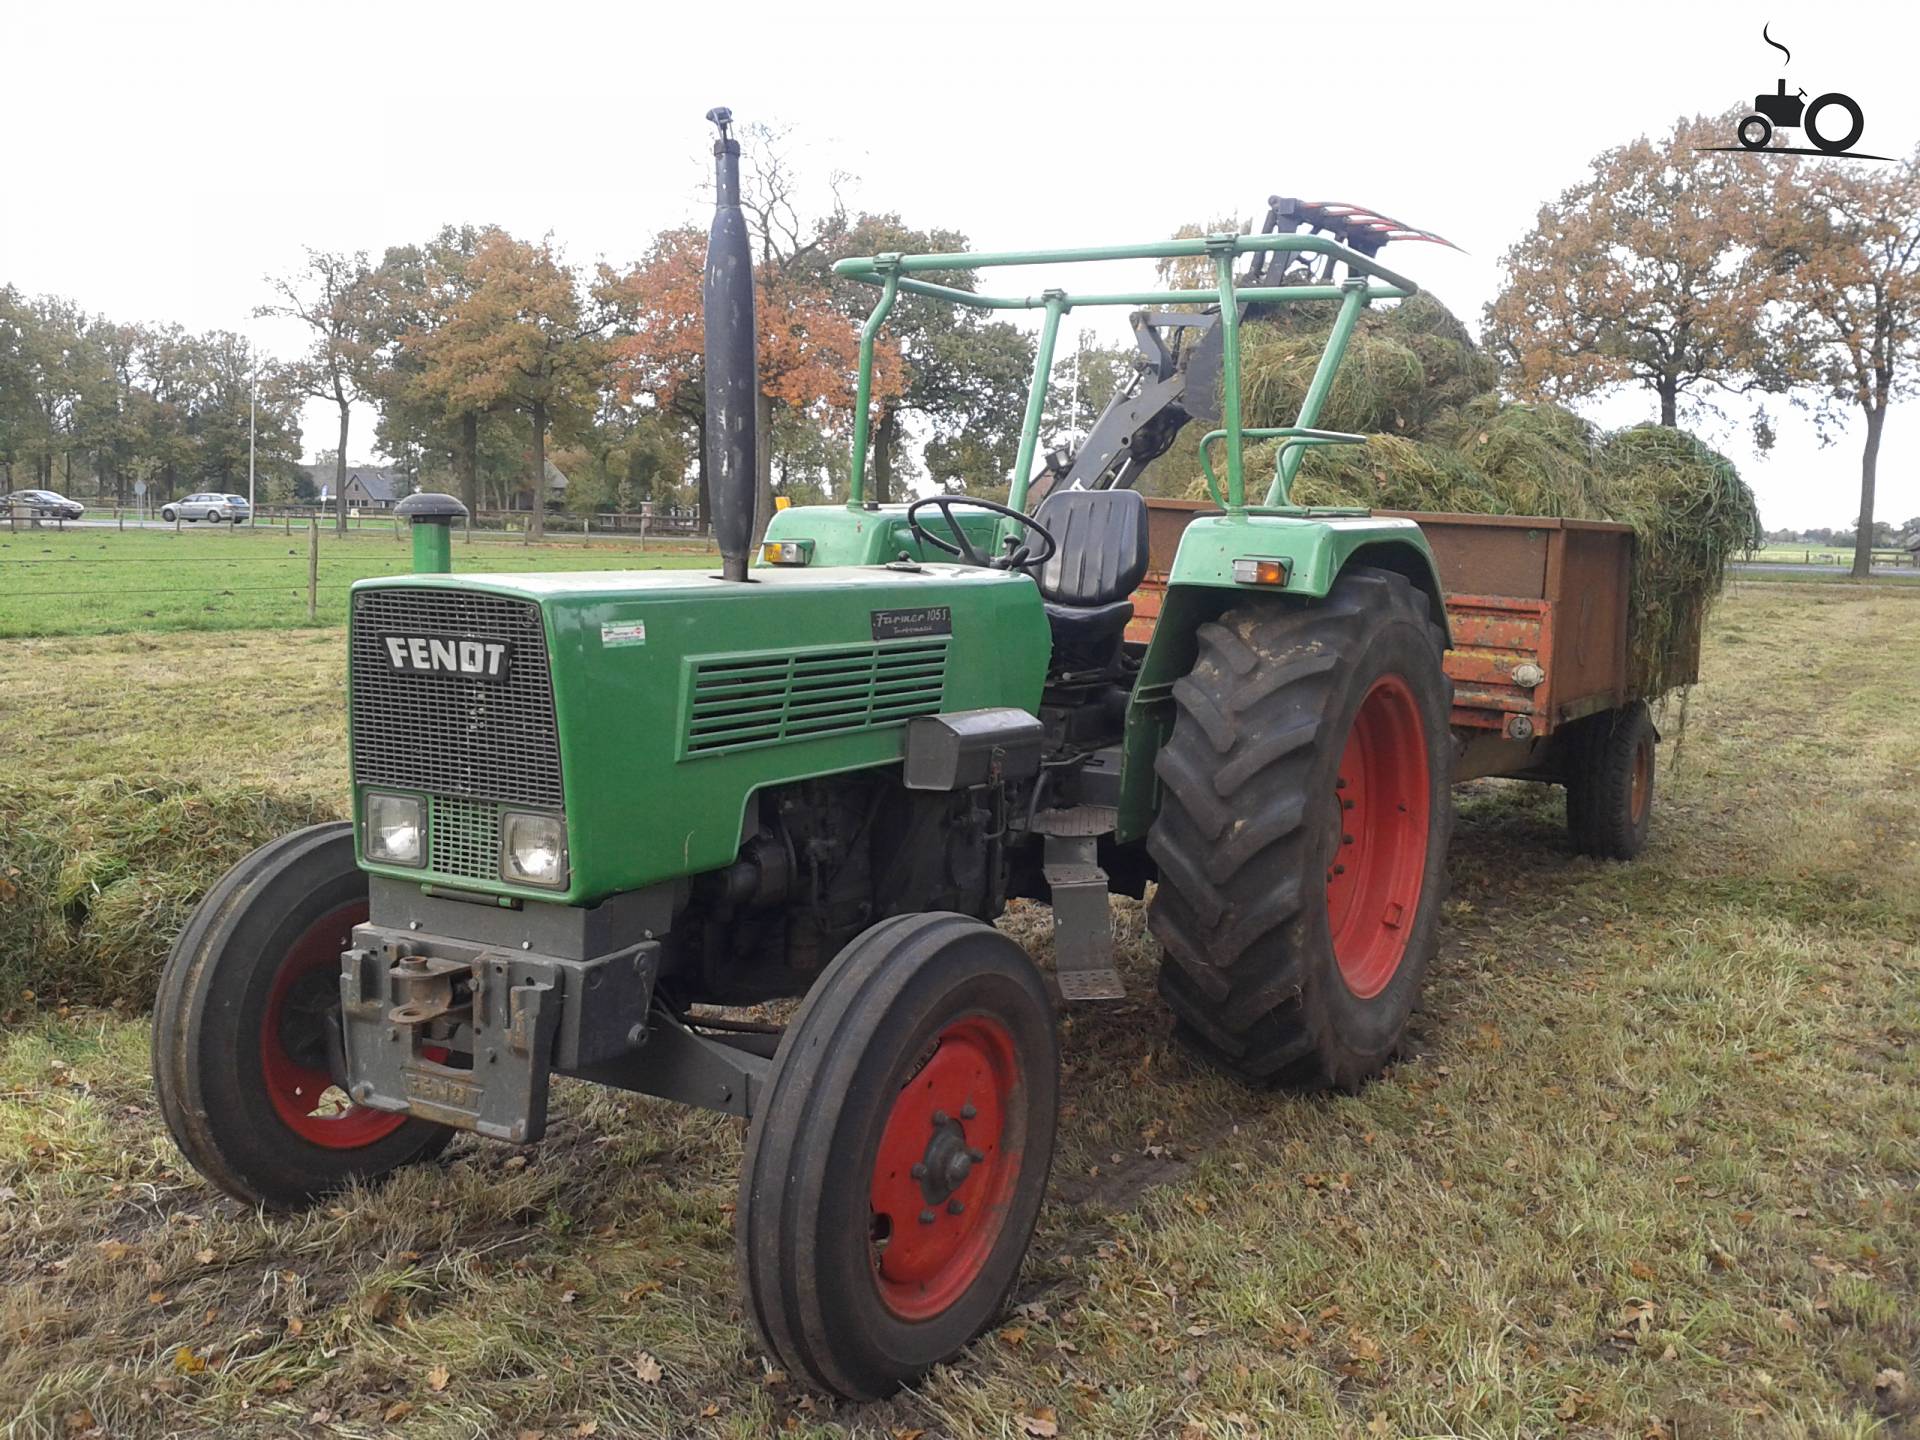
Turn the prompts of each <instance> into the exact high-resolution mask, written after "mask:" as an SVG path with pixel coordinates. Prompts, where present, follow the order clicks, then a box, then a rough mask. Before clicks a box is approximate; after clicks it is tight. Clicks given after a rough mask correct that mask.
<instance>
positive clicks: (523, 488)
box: [512, 460, 568, 510]
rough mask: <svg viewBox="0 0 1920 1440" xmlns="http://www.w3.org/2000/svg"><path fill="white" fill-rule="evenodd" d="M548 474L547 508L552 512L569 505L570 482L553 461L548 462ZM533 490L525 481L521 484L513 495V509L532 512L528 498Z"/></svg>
mask: <svg viewBox="0 0 1920 1440" xmlns="http://www.w3.org/2000/svg"><path fill="white" fill-rule="evenodd" d="M546 474H547V508H548V509H549V510H552V509H555V508H557V507H559V506H562V505H565V504H566V503H567V485H568V480H567V476H566V472H565V471H563V470H561V468H560V467H559V466H558V465H556V464H554V463H553V461H551V460H549V461H547V471H546ZM531 489H532V487H531V486H529V485H527V484H526V483H525V482H524V481H522V482H521V484H520V486H519V488H518V489H516V490H515V491H514V493H513V504H512V508H513V509H515V510H530V509H532V508H533V507H532V505H531V504H530V503H529V498H528V497H529V492H530V491H531Z"/></svg>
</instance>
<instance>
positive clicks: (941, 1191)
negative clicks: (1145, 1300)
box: [868, 1015, 1023, 1320]
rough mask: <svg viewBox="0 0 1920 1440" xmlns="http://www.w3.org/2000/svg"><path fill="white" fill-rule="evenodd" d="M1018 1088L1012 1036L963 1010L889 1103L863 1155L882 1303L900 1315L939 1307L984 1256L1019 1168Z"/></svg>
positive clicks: (962, 1287)
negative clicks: (873, 1146) (1013, 1135)
mask: <svg viewBox="0 0 1920 1440" xmlns="http://www.w3.org/2000/svg"><path fill="white" fill-rule="evenodd" d="M1022 1093H1023V1087H1022V1085H1021V1080H1020V1062H1019V1057H1018V1055H1017V1054H1016V1052H1015V1050H1014V1044H1013V1037H1012V1035H1011V1034H1009V1033H1008V1031H1007V1028H1006V1026H1004V1025H1002V1024H1001V1023H1000V1022H999V1021H998V1020H996V1019H994V1018H993V1017H991V1016H987V1015H970V1016H967V1017H966V1018H964V1019H961V1020H956V1021H954V1022H953V1023H952V1024H950V1025H948V1026H947V1027H946V1028H945V1029H943V1030H942V1031H941V1032H940V1034H939V1037H938V1039H937V1040H936V1041H935V1043H934V1048H933V1051H932V1053H931V1054H930V1055H929V1056H928V1058H927V1061H926V1063H925V1064H924V1065H922V1066H921V1067H920V1068H919V1069H918V1070H916V1071H915V1072H914V1075H913V1078H912V1079H910V1080H909V1081H907V1083H906V1084H905V1085H903V1086H902V1087H901V1088H900V1092H899V1094H898V1095H897V1096H896V1097H895V1098H894V1101H893V1105H892V1108H891V1109H890V1110H889V1112H888V1114H887V1120H886V1125H885V1127H884V1128H883V1129H882V1131H881V1135H880V1145H879V1148H878V1150H877V1151H876V1152H875V1155H874V1163H873V1177H872V1181H871V1183H870V1186H869V1203H870V1229H869V1234H868V1248H869V1253H870V1256H871V1260H872V1265H873V1275H874V1283H875V1285H876V1287H877V1288H878V1290H879V1292H880V1299H881V1302H882V1303H883V1304H884V1305H885V1306H886V1307H887V1309H888V1310H890V1311H892V1312H893V1313H894V1314H895V1315H897V1316H899V1317H900V1318H901V1319H903V1320H926V1319H929V1318H931V1317H932V1316H935V1315H938V1314H940V1313H941V1312H942V1311H944V1310H946V1309H948V1308H949V1307H950V1306H952V1305H953V1304H954V1303H955V1302H956V1301H958V1300H959V1299H960V1297H961V1296H962V1295H964V1294H965V1293H966V1292H967V1289H968V1287H970V1286H971V1285H972V1284H973V1282H974V1281H975V1280H977V1279H978V1278H979V1276H980V1272H981V1271H982V1270H983V1269H984V1268H985V1267H986V1264H987V1260H988V1258H989V1257H990V1256H991V1255H992V1254H993V1248H994V1242H995V1241H996V1240H998V1239H999V1236H1000V1230H1001V1227H1002V1225H1003V1223H1004V1222H1005V1219H1006V1212H1007V1205H1008V1203H1009V1201H1010V1200H1011V1198H1012V1196H1013V1192H1014V1189H1015V1185H1016V1183H1017V1181H1018V1180H1019V1175H1020V1155H1019V1153H1018V1151H1017V1149H1015V1150H1010V1149H1009V1148H1008V1144H1007V1141H1008V1139H1009V1135H1010V1128H1009V1127H1010V1120H1011V1118H1012V1116H1013V1110H1014V1107H1015V1106H1016V1105H1018V1104H1019V1103H1020V1096H1021V1094H1022Z"/></svg>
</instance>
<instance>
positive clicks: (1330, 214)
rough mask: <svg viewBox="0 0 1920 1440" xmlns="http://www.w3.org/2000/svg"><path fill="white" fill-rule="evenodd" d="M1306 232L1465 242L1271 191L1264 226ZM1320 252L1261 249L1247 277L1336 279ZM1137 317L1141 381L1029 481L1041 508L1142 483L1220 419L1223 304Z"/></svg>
mask: <svg viewBox="0 0 1920 1440" xmlns="http://www.w3.org/2000/svg"><path fill="white" fill-rule="evenodd" d="M1302 230H1304V231H1306V232H1308V233H1325V234H1326V235H1328V236H1330V237H1331V238H1332V239H1334V240H1337V241H1339V242H1340V243H1341V244H1343V245H1347V246H1350V247H1351V248H1352V249H1354V250H1356V251H1358V252H1359V253H1360V254H1362V255H1365V256H1367V257H1368V258H1372V257H1373V256H1375V255H1377V254H1379V252H1380V250H1381V248H1382V247H1383V246H1385V245H1386V244H1387V242H1388V241H1391V240H1400V241H1409V240H1418V241H1424V242H1427V243H1430V244H1437V245H1446V246H1448V247H1449V248H1453V249H1457V248H1458V247H1457V246H1454V245H1453V242H1452V241H1450V240H1446V239H1443V238H1442V237H1441V236H1438V235H1434V234H1431V233H1430V232H1428V231H1425V230H1416V229H1414V228H1413V227H1411V226H1408V225H1405V224H1402V223H1401V222H1400V221H1398V220H1394V219H1391V218H1389V217H1387V216H1383V215H1380V214H1377V213H1375V212H1374V211H1371V210H1368V209H1366V208H1365V207H1363V206H1358V205H1349V204H1347V203H1345V202H1344V201H1323V202H1317V203H1316V202H1309V201H1304V200H1297V199H1294V198H1293V197H1291V196H1285V195H1272V196H1269V197H1268V198H1267V214H1266V218H1265V219H1264V220H1263V221H1262V222H1261V226H1260V233H1261V234H1263V235H1266V234H1272V233H1274V232H1276V231H1286V232H1294V233H1297V232H1300V231H1302ZM1314 259H1315V257H1313V256H1311V255H1291V254H1286V253H1285V252H1259V253H1256V254H1255V255H1253V256H1252V258H1251V260H1250V262H1249V266H1248V269H1247V272H1246V274H1245V275H1244V276H1243V277H1242V280H1241V283H1242V285H1245V286H1252V285H1275V284H1288V283H1291V282H1295V281H1306V280H1318V281H1319V282H1321V283H1326V282H1329V281H1331V280H1332V279H1333V276H1334V265H1335V261H1334V257H1332V256H1330V255H1329V256H1326V257H1324V259H1323V260H1322V261H1321V263H1320V273H1319V274H1318V275H1317V276H1316V275H1315V274H1314ZM1270 268H1271V270H1272V272H1273V273H1271V274H1269V273H1268V271H1269V269H1270ZM1272 308H1273V305H1272V304H1271V303H1270V302H1260V301H1254V302H1250V303H1245V304H1242V305H1241V306H1240V307H1239V317H1240V319H1242V320H1246V319H1248V318H1256V319H1257V318H1258V317H1259V316H1261V315H1262V314H1264V313H1266V312H1267V311H1268V310H1271V309H1272ZM1129 318H1130V320H1131V322H1132V325H1133V339H1134V344H1135V346H1136V347H1138V349H1139V351H1140V357H1141V358H1140V359H1139V360H1138V361H1137V362H1135V363H1136V374H1135V378H1134V381H1133V383H1132V384H1131V385H1129V386H1127V387H1126V388H1125V389H1124V390H1122V391H1120V392H1118V393H1117V394H1115V395H1114V397H1113V398H1112V399H1111V400H1109V401H1108V402H1107V407H1106V409H1104V410H1103V411H1101V412H1100V417H1099V418H1098V419H1097V420H1095V421H1094V423H1093V427H1092V429H1090V430H1089V431H1088V432H1087V438H1086V439H1085V441H1083V442H1082V443H1081V444H1080V445H1079V447H1078V448H1076V449H1073V450H1067V449H1058V450H1055V451H1053V452H1051V453H1049V454H1048V456H1047V463H1046V467H1045V468H1044V469H1043V470H1042V471H1041V472H1040V474H1039V475H1037V476H1036V477H1034V480H1033V483H1032V485H1031V487H1030V488H1029V489H1028V492H1027V499H1028V504H1029V505H1034V506H1037V505H1038V504H1039V503H1040V502H1041V501H1042V500H1044V499H1046V497H1047V495H1048V494H1049V493H1051V492H1052V491H1053V490H1056V489H1059V488H1062V487H1065V488H1066V489H1069V490H1106V489H1110V488H1119V489H1128V490H1130V489H1132V488H1133V487H1134V486H1135V485H1136V484H1137V483H1139V480H1140V477H1141V476H1142V475H1143V474H1145V473H1146V468H1147V466H1148V465H1150V464H1152V463H1153V462H1154V461H1155V460H1157V459H1159V458H1160V457H1161V456H1162V455H1164V454H1166V452H1167V450H1168V449H1169V448H1170V447H1171V446H1172V444H1173V442H1174V439H1175V437H1177V436H1178V435H1179V433H1180V431H1181V430H1182V429H1183V428H1184V427H1185V426H1186V424H1187V422H1188V421H1190V420H1205V421H1209V422H1211V421H1216V420H1218V419H1219V418H1220V374H1221V365H1220V345H1221V329H1220V323H1219V321H1220V310H1219V307H1218V306H1209V307H1207V308H1206V309H1204V310H1201V311H1198V312H1194V311H1154V312H1150V311H1135V312H1134V313H1133V315H1132V316H1130V317H1129Z"/></svg>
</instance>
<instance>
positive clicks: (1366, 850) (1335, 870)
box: [1327, 675, 1431, 1000]
mask: <svg viewBox="0 0 1920 1440" xmlns="http://www.w3.org/2000/svg"><path fill="white" fill-rule="evenodd" d="M1429 788H1430V775H1429V772H1428V768H1427V731H1426V723H1425V721H1424V720H1423V719H1422V718H1421V715H1420V706H1419V703H1418V702H1417V701H1416V700H1415V698H1414V694H1413V690H1412V688H1411V687H1410V686H1409V685H1408V684H1407V682H1406V681H1405V680H1403V679H1402V678H1401V677H1400V676H1398V675H1383V676H1381V678H1380V679H1378V680H1376V681H1374V683H1373V686H1372V688H1370V689H1369V690H1368V691H1367V694H1366V698H1365V699H1364V700H1362V701H1361V702H1360V710H1359V713H1358V714H1357V715H1355V716H1354V720H1353V728H1352V729H1351V730H1349V731H1348V732H1347V743H1346V747H1345V749H1344V750H1343V751H1342V752H1341V755H1340V770H1339V776H1338V778H1337V779H1336V781H1335V782H1334V803H1335V807H1336V812H1337V818H1336V821H1335V823H1336V825H1337V827H1338V828H1337V830H1336V832H1335V836H1334V846H1333V858H1332V860H1330V861H1329V862H1328V865H1327V922H1328V927H1329V930H1330V931H1331V934H1332V938H1333V954H1334V959H1335V960H1336V961H1337V962H1338V963H1339V967H1340V978H1341V979H1342V980H1343V981H1345V982H1346V986H1347V988H1348V989H1349V990H1351V991H1352V992H1353V993H1354V994H1355V995H1356V996H1358V997H1359V998H1360V999H1362V1000H1369V999H1371V998H1373V997H1374V996H1375V995H1378V994H1379V993H1380V992H1381V991H1382V990H1384V989H1386V988H1387V986H1388V985H1389V984H1390V983H1391V982H1392V980H1393V977H1394V975H1395V974H1396V973H1397V972H1398V971H1399V969H1400V962H1401V960H1402V959H1403V958H1404V957H1405V955H1406V951H1407V941H1408V939H1409V938H1410V937H1411V935H1412V933H1413V922H1414V913H1415V911H1416V910H1417V909H1418V908H1419V905H1420V889H1421V885H1422V883H1423V881H1424V878H1425V875H1426V868H1427V845H1428V840H1429V836H1428V833H1427V832H1428V826H1429V821H1430V813H1429V812H1430V804H1431V802H1430V800H1429V796H1428V791H1429Z"/></svg>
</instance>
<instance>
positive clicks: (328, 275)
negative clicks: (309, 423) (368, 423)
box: [254, 250, 378, 535]
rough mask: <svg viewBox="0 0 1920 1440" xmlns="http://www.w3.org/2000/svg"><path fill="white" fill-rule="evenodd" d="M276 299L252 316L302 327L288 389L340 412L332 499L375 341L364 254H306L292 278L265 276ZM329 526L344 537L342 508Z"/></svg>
mask: <svg viewBox="0 0 1920 1440" xmlns="http://www.w3.org/2000/svg"><path fill="white" fill-rule="evenodd" d="M267 283H268V285H270V286H271V287H272V289H273V291H274V293H275V294H276V295H277V296H278V297H279V299H278V300H277V301H276V302H275V303H274V304H271V305H262V306H261V307H260V308H259V309H258V310H256V311H255V312H254V313H255V314H257V315H271V316H280V317H284V318H286V319H292V320H298V321H299V322H300V323H301V324H303V325H305V326H306V327H307V331H308V337H307V348H306V352H305V353H304V354H303V355H302V356H301V357H300V359H299V360H297V361H295V362H294V363H293V365H292V366H290V367H289V368H288V370H287V382H288V384H289V385H290V386H291V387H292V388H293V390H294V391H295V392H296V393H298V394H300V395H303V396H308V397H311V398H313V399H316V400H326V401H330V402H331V403H332V404H334V405H335V406H337V407H338V409H339V412H340V446H339V449H338V451H337V455H336V460H335V465H334V485H333V493H334V497H335V499H336V501H338V500H339V499H340V497H341V492H342V491H343V490H345V488H346V484H347V431H348V427H349V426H350V425H351V423H352V420H353V406H354V404H355V402H356V401H363V400H369V399H371V398H372V396H371V394H370V393H369V388H368V383H367V377H368V374H369V372H370V370H371V369H372V360H373V355H374V350H375V346H376V342H377V327H376V322H375V310H376V307H377V305H378V297H377V296H376V294H375V292H374V285H373V276H372V272H371V271H370V270H369V269H368V268H367V257H366V255H365V253H364V252H361V253H356V254H353V255H346V254H342V253H338V252H334V251H325V250H309V251H307V263H306V265H305V267H304V268H303V269H301V270H299V271H297V272H295V273H294V274H292V275H287V276H283V277H278V278H275V277H272V276H269V277H268V280H267ZM334 523H335V525H336V527H337V528H338V530H339V533H340V534H342V535H344V534H346V533H347V507H346V505H345V504H336V507H335V522H334Z"/></svg>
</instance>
